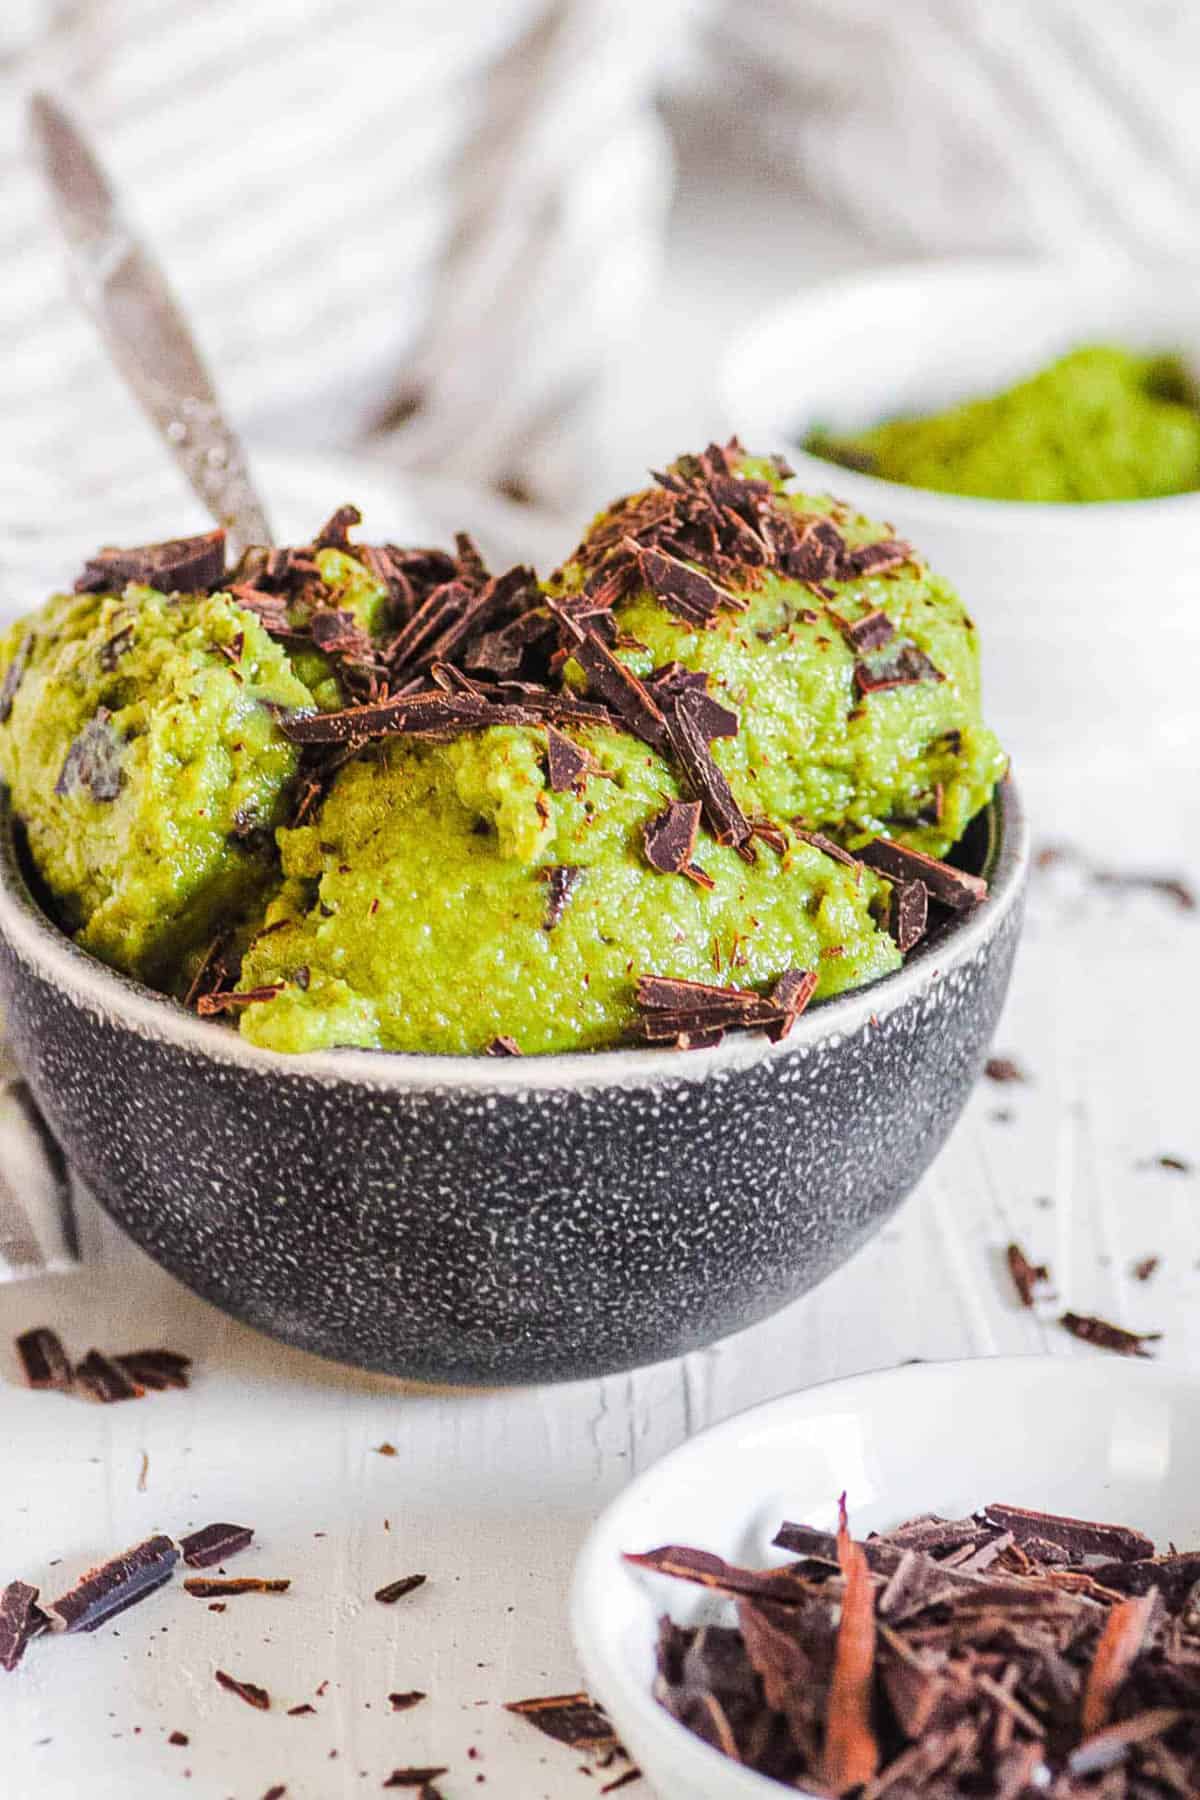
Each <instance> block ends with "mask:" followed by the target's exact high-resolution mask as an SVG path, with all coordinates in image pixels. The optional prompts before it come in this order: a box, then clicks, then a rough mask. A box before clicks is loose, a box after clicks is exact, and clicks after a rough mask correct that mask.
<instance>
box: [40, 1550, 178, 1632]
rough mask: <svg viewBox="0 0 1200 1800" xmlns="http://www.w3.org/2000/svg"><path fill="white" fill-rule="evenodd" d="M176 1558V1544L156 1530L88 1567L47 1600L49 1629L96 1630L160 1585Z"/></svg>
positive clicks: (169, 1572) (167, 1575) (169, 1576)
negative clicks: (77, 1577)
mask: <svg viewBox="0 0 1200 1800" xmlns="http://www.w3.org/2000/svg"><path fill="white" fill-rule="evenodd" d="M178 1561H179V1547H178V1545H177V1544H174V1543H173V1542H172V1541H171V1539H170V1538H168V1537H163V1536H162V1535H161V1534H158V1535H156V1536H154V1537H149V1538H146V1539H145V1540H144V1541H143V1542H142V1543H140V1544H135V1545H134V1546H133V1548H132V1549H131V1550H124V1551H122V1553H121V1554H120V1556H114V1557H112V1558H111V1559H110V1560H109V1561H108V1562H106V1563H101V1564H100V1565H99V1567H98V1568H95V1569H89V1571H88V1573H87V1574H86V1575H84V1576H83V1577H82V1578H81V1579H80V1580H79V1581H77V1582H76V1584H75V1586H74V1587H73V1588H71V1589H70V1590H69V1591H68V1592H67V1593H65V1594H60V1595H59V1597H58V1599H57V1600H49V1601H47V1602H46V1605H45V1608H44V1610H45V1613H46V1617H47V1619H48V1620H49V1624H50V1629H51V1631H95V1630H96V1628H97V1626H99V1625H103V1624H104V1623H105V1621H106V1620H107V1619H110V1618H112V1617H113V1616H114V1614H116V1613H119V1612H124V1610H125V1608H126V1607H128V1606H134V1605H136V1604H137V1603H138V1602H139V1601H141V1600H145V1599H147V1598H148V1597H149V1596H150V1595H151V1594H152V1593H154V1591H155V1590H156V1589H157V1588H160V1587H162V1585H163V1583H164V1582H166V1581H169V1580H170V1578H171V1571H172V1570H173V1569H174V1567H175V1564H176V1563H177V1562H178Z"/></svg>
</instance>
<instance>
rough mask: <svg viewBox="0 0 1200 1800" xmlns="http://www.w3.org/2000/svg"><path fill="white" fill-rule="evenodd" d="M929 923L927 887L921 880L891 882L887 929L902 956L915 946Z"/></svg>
mask: <svg viewBox="0 0 1200 1800" xmlns="http://www.w3.org/2000/svg"><path fill="white" fill-rule="evenodd" d="M928 925H929V889H928V888H927V887H926V886H925V883H924V882H923V881H897V882H894V883H893V884H892V897H891V900H890V902H889V905H888V931H889V932H890V934H891V936H892V937H893V938H894V939H895V943H896V948H897V950H899V952H900V954H901V955H902V956H907V954H908V952H909V951H910V950H913V949H915V948H916V946H917V945H918V944H919V943H920V941H921V939H922V938H923V937H924V936H925V932H926V930H927V928H928Z"/></svg>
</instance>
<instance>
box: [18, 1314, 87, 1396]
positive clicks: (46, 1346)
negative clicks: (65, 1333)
mask: <svg viewBox="0 0 1200 1800" xmlns="http://www.w3.org/2000/svg"><path fill="white" fill-rule="evenodd" d="M16 1344H17V1355H18V1356H19V1357H20V1359H21V1368H22V1371H23V1372H24V1375H25V1384H26V1386H27V1387H31V1388H57V1389H59V1390H60V1391H61V1392H63V1393H66V1392H67V1391H68V1390H69V1389H70V1388H71V1387H72V1385H73V1383H74V1376H73V1374H72V1371H71V1363H70V1359H69V1357H68V1356H67V1353H66V1351H65V1350H64V1349H63V1345H62V1339H61V1338H60V1337H59V1335H58V1333H57V1331H53V1330H51V1328H50V1326H49V1325H35V1326H34V1327H33V1328H32V1330H30V1331H23V1332H22V1333H21V1335H20V1337H19V1338H18V1339H17V1340H16Z"/></svg>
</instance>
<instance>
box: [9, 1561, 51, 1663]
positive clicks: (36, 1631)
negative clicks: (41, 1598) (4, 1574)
mask: <svg viewBox="0 0 1200 1800" xmlns="http://www.w3.org/2000/svg"><path fill="white" fill-rule="evenodd" d="M37 1599H38V1590H37V1589H36V1588H35V1587H30V1585H29V1583H28V1582H27V1581H10V1582H9V1583H8V1586H7V1587H5V1588H4V1589H3V1590H0V1669H7V1670H8V1672H9V1673H10V1674H11V1673H12V1671H13V1670H14V1669H15V1668H16V1666H17V1664H18V1663H19V1662H20V1660H21V1658H22V1657H23V1656H24V1654H25V1647H26V1645H27V1644H28V1643H29V1642H30V1640H31V1639H32V1638H35V1637H38V1636H40V1634H41V1633H42V1632H43V1631H45V1629H46V1623H47V1621H46V1615H45V1613H44V1612H43V1611H42V1610H41V1608H40V1607H39V1606H38V1603H37Z"/></svg>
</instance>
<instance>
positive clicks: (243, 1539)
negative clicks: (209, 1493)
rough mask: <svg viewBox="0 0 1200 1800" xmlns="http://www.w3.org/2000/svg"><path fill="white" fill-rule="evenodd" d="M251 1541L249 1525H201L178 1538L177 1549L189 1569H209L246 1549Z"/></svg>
mask: <svg viewBox="0 0 1200 1800" xmlns="http://www.w3.org/2000/svg"><path fill="white" fill-rule="evenodd" d="M253 1541H254V1531H253V1529H252V1527H251V1526H249V1525H224V1524H216V1525H203V1526H201V1528H200V1530H199V1531H191V1532H189V1533H188V1535H187V1536H186V1537H182V1538H180V1540H179V1548H180V1550H181V1552H182V1554H183V1560H184V1562H185V1563H186V1564H187V1566H188V1568H189V1569H211V1568H212V1567H213V1566H214V1564H216V1563H222V1562H224V1561H225V1559H226V1557H229V1556H236V1555H237V1553H238V1551H239V1550H246V1549H248V1548H249V1546H250V1545H251V1544H252V1543H253Z"/></svg>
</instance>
